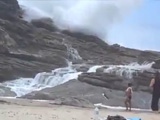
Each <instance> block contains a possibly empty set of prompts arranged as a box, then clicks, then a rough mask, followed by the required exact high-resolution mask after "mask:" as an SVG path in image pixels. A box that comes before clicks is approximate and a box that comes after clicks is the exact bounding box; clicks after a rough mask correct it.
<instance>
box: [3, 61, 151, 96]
mask: <svg viewBox="0 0 160 120" xmlns="http://www.w3.org/2000/svg"><path fill="white" fill-rule="evenodd" d="M152 64H153V63H145V64H142V65H139V64H138V63H132V64H129V65H108V68H107V69H105V70H104V72H107V73H113V72H115V73H116V74H117V75H121V76H123V75H124V74H125V75H126V76H127V77H129V78H131V77H132V74H133V73H135V72H137V70H138V71H142V72H143V71H144V70H147V69H150V68H151V66H152ZM101 67H104V65H96V66H93V67H91V68H90V69H89V70H88V71H87V72H88V73H92V72H96V70H97V69H98V68H101ZM80 74H82V72H77V71H76V69H75V68H73V67H72V64H71V63H70V62H68V67H65V68H58V69H55V70H53V71H52V72H50V73H47V72H42V73H38V74H37V75H36V76H35V78H20V79H17V80H13V81H7V82H4V83H2V84H1V85H3V86H5V87H8V88H10V89H11V90H12V91H13V92H15V93H16V94H17V97H20V96H23V95H25V94H28V93H30V92H33V91H39V90H42V89H44V88H48V87H55V86H57V85H61V84H63V83H66V82H68V81H69V80H73V79H77V78H78V75H80Z"/></svg>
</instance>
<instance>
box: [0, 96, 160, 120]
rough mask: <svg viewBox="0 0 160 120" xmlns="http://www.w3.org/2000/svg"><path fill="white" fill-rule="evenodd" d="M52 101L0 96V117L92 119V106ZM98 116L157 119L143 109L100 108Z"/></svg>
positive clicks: (154, 114) (66, 119) (63, 119)
mask: <svg viewBox="0 0 160 120" xmlns="http://www.w3.org/2000/svg"><path fill="white" fill-rule="evenodd" d="M52 103H53V101H37V100H36V101H35V100H27V99H11V98H9V99H8V98H4V97H3V98H0V108H1V109H0V119H5V120H22V118H23V120H28V119H30V120H93V119H94V108H89V107H86V108H83V107H76V106H66V105H55V104H52ZM99 112H100V118H107V116H108V115H121V116H124V117H126V118H132V117H138V118H141V119H142V120H158V119H159V114H157V113H154V112H145V111H134V110H133V111H131V112H129V111H124V110H118V109H106V108H100V111H99Z"/></svg>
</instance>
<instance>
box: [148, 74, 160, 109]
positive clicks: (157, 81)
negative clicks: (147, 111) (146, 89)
mask: <svg viewBox="0 0 160 120" xmlns="http://www.w3.org/2000/svg"><path fill="white" fill-rule="evenodd" d="M150 87H151V88H152V89H153V91H152V103H151V109H152V110H153V111H158V110H159V107H158V103H159V99H160V73H159V72H156V75H155V78H154V79H152V80H151V83H150Z"/></svg>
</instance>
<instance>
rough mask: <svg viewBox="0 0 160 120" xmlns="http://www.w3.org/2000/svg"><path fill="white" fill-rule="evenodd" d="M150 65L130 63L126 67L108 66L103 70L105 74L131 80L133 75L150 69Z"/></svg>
mask: <svg viewBox="0 0 160 120" xmlns="http://www.w3.org/2000/svg"><path fill="white" fill-rule="evenodd" d="M153 63H154V62H152V63H143V64H142V65H140V64H138V63H131V64H128V65H109V66H108V68H107V69H104V72H106V73H115V74H116V75H119V76H124V77H126V78H130V79H131V78H132V77H133V74H136V73H137V72H143V71H144V70H148V69H151V67H152V65H153Z"/></svg>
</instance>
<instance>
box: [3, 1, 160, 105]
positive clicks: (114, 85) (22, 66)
mask: <svg viewBox="0 0 160 120" xmlns="http://www.w3.org/2000/svg"><path fill="white" fill-rule="evenodd" d="M0 9H1V10H0V81H1V82H2V81H6V80H13V79H16V78H19V77H34V76H35V74H37V73H39V72H48V71H51V70H54V69H55V68H60V67H65V66H67V61H72V62H73V63H74V65H75V64H82V63H85V64H86V67H83V68H78V70H82V69H83V70H84V71H86V70H87V68H88V66H89V65H90V66H91V65H125V64H129V63H132V62H137V63H144V62H148V63H150V62H153V61H155V64H154V65H153V66H152V67H153V68H155V69H160V60H159V59H160V53H159V52H153V51H140V50H135V49H129V48H125V47H122V46H119V45H117V44H115V45H108V44H107V43H105V42H104V41H102V40H101V39H99V38H98V37H95V36H91V35H85V34H82V33H78V32H70V31H68V30H64V31H61V30H59V29H58V28H57V27H55V26H56V25H54V22H53V21H52V20H51V19H49V18H44V19H40V20H32V21H31V22H27V21H24V20H23V13H24V12H25V11H22V10H21V8H20V6H19V5H18V2H17V0H0ZM87 65H88V66H87ZM153 73H154V69H153V70H149V71H143V72H138V73H137V74H136V75H134V76H133V78H132V80H131V81H132V82H133V84H134V90H135V91H144V92H150V90H149V89H148V87H147V86H148V84H149V81H150V79H151V78H152V77H153ZM78 80H79V81H80V82H78V83H76V84H74V83H70V85H68V84H69V83H68V84H67V86H68V89H67V88H66V89H64V88H63V87H55V88H51V89H50V90H49V91H48V89H47V91H48V93H49V94H53V95H52V96H49V95H48V94H47V95H46V93H45V94H43V90H42V91H41V92H42V93H40V94H38V95H37V96H35V95H33V94H32V93H31V94H32V95H31V96H29V95H28V96H27V95H26V96H24V97H25V98H32V99H33V98H34V99H35V98H40V99H45V98H47V99H55V98H57V97H60V98H61V97H65V95H67V96H66V98H62V99H63V100H64V101H68V103H67V104H70V103H71V102H70V100H71V101H72V100H73V101H74V102H73V103H75V104H79V102H78V101H79V100H80V101H81V102H80V103H83V104H85V103H86V102H87V104H89V102H91V103H96V102H98V101H99V102H100V101H102V102H103V101H104V100H102V99H101V95H100V94H101V93H102V91H103V90H102V88H106V89H108V90H113V91H114V93H109V94H110V95H111V101H112V100H113V99H114V100H115V101H116V99H117V97H113V95H115V94H119V92H121V93H120V96H121V95H122V93H123V92H122V91H121V90H124V89H125V88H126V85H127V83H128V78H125V77H123V76H118V75H115V74H109V73H105V72H103V70H99V72H98V71H97V72H96V73H83V74H82V75H80V76H79V78H78ZM86 83H88V84H90V85H88V84H86ZM84 84H85V87H86V88H85V89H84V90H86V91H83V87H84V86H83V85H84ZM77 85H80V86H81V87H82V88H81V87H75V86H77ZM91 85H92V87H91ZM62 86H63V85H62ZM64 86H65V85H64ZM73 86H74V87H73ZM94 86H98V87H96V88H95V87H94ZM70 87H73V88H70ZM100 87H102V88H100ZM92 88H94V89H92ZM95 89H97V90H98V91H100V92H97V91H96V90H95ZM99 89H100V90H99ZM52 90H53V91H54V92H51V91H52ZM92 90H93V93H95V94H97V96H96V97H94V96H93V95H92V94H93V93H92ZM44 91H45V90H44ZM62 91H63V92H64V93H63V92H62ZM65 91H67V93H65ZM74 91H75V93H74ZM82 91H83V92H84V93H81V92H82ZM88 91H89V92H88ZM59 92H61V94H62V95H61V96H58V94H59ZM90 92H91V93H92V94H91V93H90ZM57 93H58V94H57ZM87 93H89V94H87ZM143 94H147V95H148V93H143ZM75 95H78V97H76V98H75V97H74V98H72V97H73V96H75ZM81 95H82V96H83V97H82V96H81ZM87 95H88V96H90V95H91V96H92V97H94V99H92V97H88V96H87ZM46 96H47V97H46ZM48 96H49V97H48ZM84 96H85V97H84ZM137 96H138V92H137ZM112 98H113V99H112ZM62 99H61V100H62ZM98 99H101V100H98ZM119 99H122V98H119ZM147 99H148V98H147ZM63 100H62V101H61V102H62V103H64V101H63ZM84 101H85V102H84ZM113 103H114V104H115V103H116V102H113ZM113 103H112V102H108V103H107V104H109V105H113ZM140 103H141V102H140ZM75 104H74V105H75ZM117 105H122V102H120V103H117ZM138 105H139V104H137V103H135V106H138ZM84 106H85V105H84ZM144 106H145V105H144Z"/></svg>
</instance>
